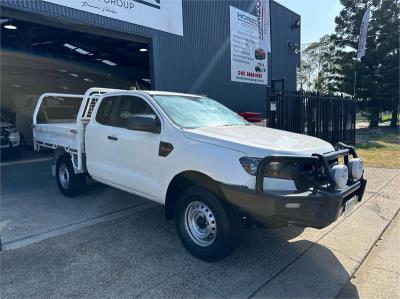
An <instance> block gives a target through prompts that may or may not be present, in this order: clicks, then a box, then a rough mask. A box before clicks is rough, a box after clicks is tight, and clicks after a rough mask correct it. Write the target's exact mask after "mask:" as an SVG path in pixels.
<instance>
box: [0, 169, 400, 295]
mask: <svg viewBox="0 0 400 299" xmlns="http://www.w3.org/2000/svg"><path fill="white" fill-rule="evenodd" d="M30 167H34V166H32V165H31V166H30ZM40 167H44V166H40ZM40 167H39V168H40ZM20 175H21V171H20V172H18V171H16V172H14V173H13V172H9V171H7V172H6V171H5V170H4V169H3V168H2V191H3V190H11V189H10V185H13V184H16V185H15V186H17V183H16V182H14V180H13V177H18V176H20ZM42 175H45V174H44V173H43V174H42ZM5 176H6V178H5ZM38 176H39V172H36V173H34V174H33V175H31V179H32V182H27V183H26V186H30V187H29V188H28V189H27V190H25V189H21V190H18V188H17V187H15V188H16V189H15V190H14V191H18V192H10V193H6V194H5V195H6V196H5V197H4V198H5V199H6V200H3V195H2V202H1V204H2V215H1V217H2V223H3V222H4V219H5V218H7V217H9V215H7V213H8V212H7V211H10V205H11V202H12V201H13V200H15V202H16V203H21V198H23V199H24V201H29V200H31V198H33V199H35V198H39V197H42V196H45V194H47V195H46V196H48V194H52V198H58V197H57V195H56V190H54V188H55V187H54V186H53V185H54V182H51V178H50V181H45V182H43V180H42V179H38V178H37V177H38ZM366 177H367V179H368V180H369V182H368V187H367V192H366V195H365V197H364V200H363V202H362V203H361V204H359V205H358V206H356V208H355V210H353V212H352V213H351V214H350V215H349V216H348V217H346V218H340V219H339V220H338V221H337V222H335V223H333V224H332V225H331V226H329V227H327V228H325V229H323V230H314V229H305V230H302V229H300V228H297V227H290V228H287V229H276V230H272V229H269V230H265V229H259V230H251V231H247V232H244V233H243V238H242V242H241V245H240V246H239V248H238V249H237V250H236V251H235V252H234V253H233V254H232V255H231V256H229V257H228V258H226V259H224V260H223V261H220V262H217V263H213V264H210V263H206V262H203V261H200V260H198V259H196V258H193V257H192V256H190V255H189V254H188V253H187V252H186V250H185V249H184V248H183V247H182V245H181V243H180V241H179V240H178V237H177V235H176V232H175V227H174V223H173V222H165V220H164V212H163V207H162V206H159V205H154V204H149V206H143V207H142V208H141V209H138V210H137V209H136V208H133V209H132V210H130V212H129V213H128V214H127V215H125V216H123V217H119V218H116V219H111V220H110V219H107V218H104V220H108V221H105V222H101V223H99V222H100V221H98V222H96V223H95V224H93V225H91V226H86V227H83V228H80V229H79V230H74V229H73V230H71V232H69V233H66V234H62V235H59V236H55V237H52V238H48V239H45V240H43V241H41V242H37V243H34V244H31V245H28V246H24V247H21V248H19V249H13V250H7V251H3V252H2V253H1V254H0V258H1V275H0V282H1V294H2V295H3V296H4V298H13V297H14V298H21V297H30V298H31V297H37V298H39V297H40V298H43V297H45V298H48V297H90V298H93V297H132V296H135V297H146V298H147V297H174V298H175V297H185V298H187V297H196V298H199V297H213V298H214V297H239V298H244V297H246V298H248V297H257V298H258V297H274V298H277V297H285V298H288V297H313V298H316V297H318V298H321V297H324V298H326V297H335V296H336V295H337V294H338V293H339V291H340V290H341V289H342V288H343V287H344V286H345V285H346V284H347V286H346V289H347V290H349V288H350V291H348V293H350V294H352V295H353V296H357V294H358V293H357V289H356V287H355V286H354V285H352V283H351V281H350V278H351V277H352V275H353V273H355V271H356V270H357V269H358V268H359V266H360V265H361V264H362V262H363V261H364V259H365V257H366V256H367V254H368V253H369V251H370V249H371V248H372V247H373V246H374V244H375V243H376V241H377V240H378V239H379V237H380V236H381V234H382V233H383V231H384V230H385V229H386V228H387V226H388V224H389V223H390V221H391V220H392V219H393V217H394V216H395V214H396V213H397V212H398V210H399V208H400V201H399V191H398V190H399V188H398V185H399V184H400V170H385V169H372V168H369V169H367V170H366ZM52 184H53V185H52ZM114 192H115V193H114ZM109 197H112V198H113V200H115V201H117V202H118V201H119V200H121V199H120V198H125V199H124V200H123V201H124V202H129V201H131V204H133V206H134V205H136V204H139V202H140V204H139V205H142V204H145V203H146V201H144V200H143V199H140V198H137V197H134V196H131V195H128V194H126V193H119V191H114V190H111V189H109V188H105V187H101V186H96V185H95V186H93V187H92V189H91V190H89V191H88V193H87V194H86V195H85V196H84V197H81V198H76V199H65V198H64V199H63V202H64V206H60V209H64V208H65V207H66V206H68V205H72V204H71V202H73V201H75V202H76V201H79V200H81V202H79V206H80V207H84V208H83V209H84V210H85V211H86V212H85V213H89V212H90V211H91V209H92V208H93V209H96V207H98V206H99V205H101V203H102V202H103V201H105V202H107V200H109ZM58 200H61V199H58ZM86 202H91V205H90V204H86ZM48 203H49V202H48ZM72 206H73V205H72ZM106 206H107V205H106ZM41 208H45V206H41ZM123 209H124V208H123ZM22 210H23V211H24V213H27V214H23V215H28V216H29V215H30V214H29V211H28V212H27V210H28V209H27V208H25V209H22ZM54 211H55V210H53V212H54ZM97 211H98V210H97ZM111 213H112V212H111ZM95 215H97V216H95V217H97V218H96V219H103V218H102V216H100V215H99V214H95ZM29 217H32V216H29ZM92 218H93V217H92ZM92 218H91V217H88V221H89V222H90V219H92ZM14 219H16V218H15V216H14ZM16 220H18V219H16ZM92 220H93V219H92ZM21 221H23V220H21ZM82 221H83V222H85V221H86V220H82ZM53 223H54V220H53ZM63 225H64V226H65V225H66V224H63ZM67 226H68V225H67ZM64 229H65V228H64ZM3 231H4V229H3ZM54 231H58V229H57V228H54ZM2 237H3V232H2ZM9 244H12V242H11V243H9ZM25 245H26V244H25ZM349 281H350V282H349Z"/></svg>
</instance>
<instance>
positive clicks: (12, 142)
mask: <svg viewBox="0 0 400 299" xmlns="http://www.w3.org/2000/svg"><path fill="white" fill-rule="evenodd" d="M20 142H21V138H20V136H19V134H11V135H10V136H1V141H0V148H1V149H12V148H16V147H18V146H20Z"/></svg>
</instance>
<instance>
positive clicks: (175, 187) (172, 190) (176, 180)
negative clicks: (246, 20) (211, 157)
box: [165, 170, 223, 220]
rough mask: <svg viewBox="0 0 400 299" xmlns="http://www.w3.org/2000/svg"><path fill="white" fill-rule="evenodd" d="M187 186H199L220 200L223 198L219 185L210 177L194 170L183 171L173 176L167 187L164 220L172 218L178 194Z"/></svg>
mask: <svg viewBox="0 0 400 299" xmlns="http://www.w3.org/2000/svg"><path fill="white" fill-rule="evenodd" d="M189 186H200V187H202V188H205V189H207V190H209V191H211V192H213V193H214V194H216V195H217V196H218V197H220V198H222V197H223V193H222V191H221V188H220V187H219V183H218V182H217V181H216V180H214V179H213V178H211V177H210V176H208V175H206V174H204V173H202V172H199V171H194V170H187V171H183V172H181V173H179V174H177V175H175V176H174V177H173V179H172V180H171V181H170V183H169V185H168V189H167V193H166V195H165V218H166V219H167V220H170V219H173V218H174V216H175V209H176V203H177V200H178V197H179V194H180V193H181V192H182V191H183V190H184V189H185V188H187V187H189Z"/></svg>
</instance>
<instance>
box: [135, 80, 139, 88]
mask: <svg viewBox="0 0 400 299" xmlns="http://www.w3.org/2000/svg"><path fill="white" fill-rule="evenodd" d="M135 84H136V88H137V90H140V87H139V84H138V83H137V81H135Z"/></svg>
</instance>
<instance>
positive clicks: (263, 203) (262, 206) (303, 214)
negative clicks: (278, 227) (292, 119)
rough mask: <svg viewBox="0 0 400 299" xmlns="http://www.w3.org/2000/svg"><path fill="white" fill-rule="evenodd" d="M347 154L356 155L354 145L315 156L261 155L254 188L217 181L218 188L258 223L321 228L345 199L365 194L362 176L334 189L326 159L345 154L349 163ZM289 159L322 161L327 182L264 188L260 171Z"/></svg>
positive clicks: (341, 208)
mask: <svg viewBox="0 0 400 299" xmlns="http://www.w3.org/2000/svg"><path fill="white" fill-rule="evenodd" d="M343 146H344V145H343ZM348 155H353V157H357V154H356V153H355V151H354V149H353V148H351V147H347V146H346V148H345V149H344V150H339V151H336V152H334V153H330V154H328V155H315V156H314V157H294V156H272V157H266V158H264V159H263V162H264V163H263V162H261V163H260V164H259V166H258V170H257V178H256V181H257V183H256V188H255V190H252V189H249V188H247V187H245V186H237V185H228V184H223V183H220V188H221V190H222V192H223V194H224V196H225V199H226V200H227V201H228V202H229V203H231V204H232V205H233V206H235V207H237V208H239V209H240V210H242V211H244V212H246V213H247V214H249V215H251V216H252V217H253V218H254V219H255V220H256V221H257V222H259V223H274V222H275V223H294V224H297V225H300V226H303V227H314V228H323V227H326V226H328V225H329V224H331V223H332V222H334V221H335V220H336V219H337V218H338V217H340V216H341V215H342V214H343V212H344V210H345V206H346V203H347V201H349V200H350V199H351V198H353V197H354V196H357V202H360V201H361V200H362V197H363V195H364V191H365V187H366V183H367V181H366V180H365V179H364V178H361V179H360V180H357V181H349V182H348V186H347V187H346V188H345V189H343V190H337V189H336V188H335V185H334V184H335V183H334V180H333V179H332V178H330V177H329V174H330V172H329V169H330V166H329V163H328V162H329V161H331V160H333V159H337V158H339V157H344V161H345V163H348ZM288 159H289V160H296V161H297V160H299V161H306V160H307V161H308V162H310V161H314V162H315V163H320V164H322V165H323V166H324V169H326V171H327V173H328V185H326V184H325V185H324V186H323V187H322V186H317V185H315V186H314V187H313V188H310V190H307V191H304V192H293V191H283V190H282V191H264V190H263V179H264V175H263V174H264V168H265V166H266V164H267V163H269V162H271V161H287V160H288ZM332 184H333V185H332Z"/></svg>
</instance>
